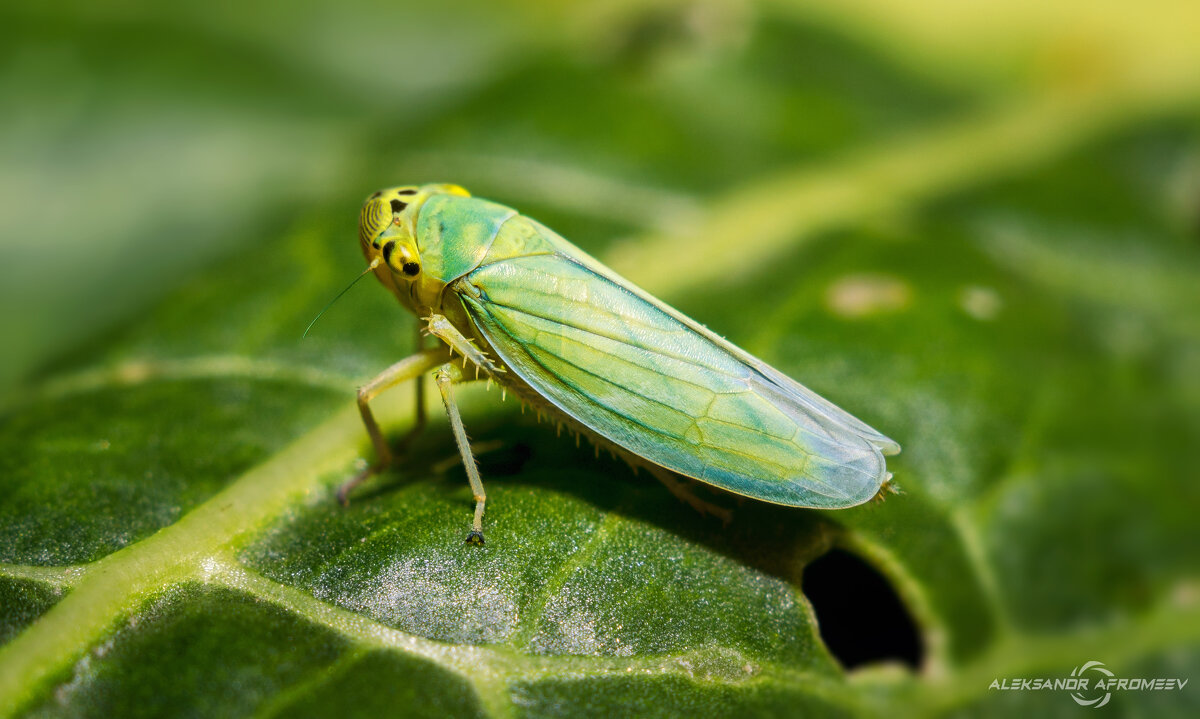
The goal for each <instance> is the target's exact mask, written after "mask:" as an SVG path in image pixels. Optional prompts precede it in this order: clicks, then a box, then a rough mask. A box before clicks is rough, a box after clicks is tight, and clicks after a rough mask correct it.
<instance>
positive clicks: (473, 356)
mask: <svg viewBox="0 0 1200 719" xmlns="http://www.w3.org/2000/svg"><path fill="white" fill-rule="evenodd" d="M425 321H426V323H427V325H426V328H425V329H426V331H427V332H429V334H431V335H433V336H434V337H437V338H438V339H440V340H441V341H443V342H445V343H446V344H447V345H449V346H450V349H451V350H453V351H454V352H457V353H459V354H460V355H462V356H463V358H464V359H465V360H470V361H471V363H472V364H474V365H475V376H476V377H478V376H479V370H480V369H482V370H483V371H484V372H487V373H488V374H489V375H491V376H492V377H495V376H496V375H498V374H500V373H501V372H503V371H504V368H503V367H501V366H499V365H497V364H496V363H494V362H492V360H491V359H490V358H489V357H488V356H487V353H486V352H484V351H483V350H481V349H479V348H478V347H476V346H475V343H474V342H472V341H471V340H469V339H467V338H466V337H464V336H463V334H462V333H461V332H459V331H458V328H456V327H455V326H454V325H453V324H451V323H450V320H448V319H446V318H445V316H443V315H438V314H431V315H429V316H428V317H426V318H425ZM463 367H464V369H465V367H466V364H465V362H464V364H463Z"/></svg>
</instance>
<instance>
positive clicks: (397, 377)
mask: <svg viewBox="0 0 1200 719" xmlns="http://www.w3.org/2000/svg"><path fill="white" fill-rule="evenodd" d="M437 356H438V351H437V350H435V349H426V350H421V351H420V352H418V353H417V354H415V355H411V356H409V357H406V358H404V359H402V360H400V361H399V362H397V363H396V364H394V365H392V366H391V367H388V368H387V369H385V370H384V371H382V372H380V373H379V374H378V375H377V376H376V377H375V378H374V379H372V380H371V381H370V382H368V383H366V384H365V385H363V386H362V387H359V388H358V412H359V414H361V415H362V420H363V425H364V426H365V427H366V428H367V434H368V435H369V436H370V437H371V443H372V444H373V445H374V446H375V463H374V464H372V465H371V466H369V467H367V468H366V469H364V470H363V471H361V472H359V473H358V474H357V475H355V476H354V478H353V479H351V480H350V481H349V482H346V483H345V484H343V485H342V486H341V487H339V488H338V493H337V496H338V501H339V502H341V503H342V504H343V505H345V504H347V503H348V500H347V497H348V496H349V494H350V491H351V490H353V489H354V488H355V487H357V486H358V485H360V484H362V483H363V482H364V481H366V480H367V479H368V478H369V477H371V475H373V474H376V473H377V472H379V471H381V470H383V469H385V468H387V466H388V465H390V464H391V463H392V458H393V454H392V448H391V447H389V446H388V443H387V438H385V437H384V436H383V431H382V430H381V429H379V423H378V422H376V421H375V414H374V413H373V412H371V404H370V403H371V400H373V399H375V398H376V397H378V396H379V395H380V393H382V392H384V391H386V390H388V389H391V388H392V387H395V386H396V385H398V384H400V383H401V382H404V381H406V380H410V379H414V378H415V379H416V380H417V381H418V382H420V380H421V375H423V374H424V373H425V372H426V371H427V370H429V369H430V368H431V367H433V366H435V365H436V361H437V360H436V359H435V358H437ZM418 402H419V400H418ZM418 407H421V410H420V411H419V412H418V414H417V424H416V425H414V427H413V431H414V432H415V431H416V430H418V429H420V427H421V425H423V424H424V415H425V413H424V409H423V407H422V406H421V405H420V404H418ZM411 437H412V433H411V432H410V433H409V435H408V436H406V437H405V440H404V444H405V445H407V443H408V441H409V440H410V439H411Z"/></svg>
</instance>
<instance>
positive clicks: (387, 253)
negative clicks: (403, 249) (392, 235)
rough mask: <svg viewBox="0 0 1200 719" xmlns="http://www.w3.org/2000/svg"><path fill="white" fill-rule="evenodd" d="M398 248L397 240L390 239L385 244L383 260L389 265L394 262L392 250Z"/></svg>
mask: <svg viewBox="0 0 1200 719" xmlns="http://www.w3.org/2000/svg"><path fill="white" fill-rule="evenodd" d="M395 249H396V241H395V240H390V241H388V243H387V244H386V245H384V246H383V261H384V262H386V263H388V264H389V265H390V264H391V263H392V252H393V251H394V250H395Z"/></svg>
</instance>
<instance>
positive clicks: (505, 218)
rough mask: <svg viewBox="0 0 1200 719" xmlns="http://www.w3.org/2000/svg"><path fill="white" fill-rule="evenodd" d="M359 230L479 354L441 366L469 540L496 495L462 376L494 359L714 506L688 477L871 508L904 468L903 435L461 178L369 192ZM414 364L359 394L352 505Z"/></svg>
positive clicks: (401, 289) (767, 497) (528, 390)
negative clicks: (466, 496) (388, 411)
mask: <svg viewBox="0 0 1200 719" xmlns="http://www.w3.org/2000/svg"><path fill="white" fill-rule="evenodd" d="M359 241H360V243H361V245H362V251H363V254H364V255H365V256H366V258H367V262H368V268H367V271H368V272H372V271H373V272H374V274H375V276H376V278H378V279H379V281H380V282H382V283H383V285H384V287H386V288H387V289H389V290H390V291H391V292H392V293H393V294H394V295H395V296H396V298H397V299H398V300H399V301H400V303H401V304H402V305H404V306H405V307H407V308H408V309H409V310H411V311H412V312H413V313H414V314H416V315H417V316H418V317H420V318H422V320H423V322H424V327H425V330H426V331H427V333H428V334H431V335H433V336H434V337H436V338H437V339H439V340H440V341H441V342H443V343H444V344H445V345H447V346H448V347H449V348H450V350H451V352H452V353H457V354H458V355H460V356H461V357H462V361H463V367H464V368H465V367H466V366H467V363H470V364H473V365H474V366H475V372H473V373H471V374H470V375H467V374H464V372H462V371H461V370H460V369H459V368H458V367H457V366H456V365H454V364H452V363H446V364H444V365H442V366H441V367H440V368H438V369H437V370H436V371H435V373H434V378H435V380H436V384H437V387H438V389H439V391H440V392H441V395H442V399H443V401H444V403H445V406H446V411H447V415H448V416H449V419H450V424H451V428H452V430H453V432H454V436H455V440H456V442H457V444H458V448H459V451H460V453H461V455H462V459H463V464H464V465H465V467H466V470H467V475H468V478H469V479H470V482H471V488H472V490H473V492H474V495H475V520H474V525H473V528H472V531H471V533H470V534H469V535H468V537H467V541H468V542H469V543H474V544H482V543H483V524H482V521H483V509H484V504H485V502H486V494H485V493H484V490H483V484H482V482H481V481H480V478H479V472H478V469H477V468H476V466H475V461H474V458H473V456H472V454H471V449H470V446H469V444H468V441H467V437H466V433H465V431H464V429H463V424H462V419H461V417H460V415H459V412H458V407H457V405H456V404H455V402H454V390H453V388H454V385H455V384H457V383H459V382H464V381H468V380H473V379H476V378H477V377H479V376H480V373H482V375H483V376H484V377H486V378H488V379H489V380H494V381H496V382H498V383H499V384H500V385H501V386H502V387H503V388H504V389H505V390H506V391H508V392H513V393H514V394H515V395H517V396H518V397H519V398H520V399H521V401H523V402H525V403H527V404H530V405H533V406H534V407H535V408H536V409H538V410H539V411H541V412H546V413H549V414H550V415H551V416H552V417H553V418H554V419H555V420H556V421H558V422H560V423H561V424H563V425H565V426H567V427H568V428H569V429H571V430H573V431H575V432H578V433H581V434H583V435H585V436H587V437H589V438H590V439H591V440H592V441H593V442H596V443H597V444H598V445H600V446H605V447H608V448H611V449H613V450H614V451H615V452H617V453H619V454H621V455H622V456H624V457H626V458H627V459H628V460H630V461H631V462H632V463H635V464H637V465H639V466H644V467H646V468H647V469H649V470H650V471H651V472H652V473H653V474H654V475H655V476H657V477H659V478H660V479H661V480H663V481H664V483H666V484H667V486H668V487H669V488H671V489H672V491H674V492H676V494H679V495H680V496H681V497H682V498H684V499H685V500H687V501H688V502H689V503H691V504H693V506H696V507H697V508H698V509H701V510H702V511H703V510H705V509H708V510H709V511H715V513H718V514H720V513H722V512H723V511H724V510H719V509H717V510H713V509H712V507H711V505H708V504H707V503H704V502H701V501H700V500H699V499H698V498H696V497H694V496H693V495H691V494H690V493H689V492H687V491H686V488H685V487H684V485H683V484H682V483H681V482H680V481H679V480H678V479H677V478H676V477H677V475H683V476H685V477H689V478H691V479H694V480H698V481H700V482H703V483H706V484H709V485H713V486H715V487H719V488H721V489H724V490H728V491H730V492H734V493H736V494H740V495H744V496H747V497H751V498H754V499H759V500H763V501H766V502H773V503H776V504H784V505H789V506H794V507H814V508H818V509H841V508H845V507H851V506H854V505H857V504H861V503H863V502H865V501H867V500H868V499H871V498H872V497H874V496H876V495H877V494H879V493H880V491H881V490H882V489H884V488H886V487H887V485H888V483H889V482H890V480H891V474H889V473H888V471H887V467H886V464H885V462H884V455H891V454H895V453H897V452H899V451H900V446H899V445H898V444H896V443H895V442H893V441H892V440H890V439H888V438H887V437H885V436H883V435H882V434H880V433H879V432H877V431H875V430H874V429H871V428H870V427H868V426H867V425H866V424H864V423H863V422H861V421H859V420H857V419H855V418H854V417H852V416H851V415H850V414H848V413H846V412H845V411H843V410H841V409H839V408H838V407H836V406H834V405H833V404H832V403H830V402H828V401H827V400H825V399H823V398H821V397H819V396H818V395H817V394H815V393H814V392H812V391H811V390H809V389H807V388H805V387H804V386H802V385H800V384H799V383H797V382H795V381H793V380H792V379H790V378H788V377H787V376H785V375H784V374H782V373H781V372H779V371H778V370H775V369H774V368H772V367H770V366H768V365H767V364H765V363H764V362H762V361H760V360H758V359H756V358H755V357H753V356H751V355H750V354H749V353H747V352H745V351H744V350H742V349H740V348H738V347H736V346H735V345H733V344H732V343H730V342H728V341H726V340H725V339H723V338H721V337H719V336H718V335H716V334H714V333H713V332H711V331H709V330H708V329H706V328H705V327H703V326H702V325H700V324H699V323H697V322H695V321H693V320H691V319H689V318H688V317H686V316H684V315H683V314H681V313H680V312H678V311H676V310H675V309H673V308H671V307H669V306H667V305H666V304H664V303H663V302H661V301H659V300H657V299H655V298H654V297H652V296H651V295H650V294H648V293H646V292H644V291H643V290H641V289H639V288H638V287H636V286H634V285H633V284H632V283H631V282H629V281H628V280H625V279H624V278H622V277H620V276H618V275H617V274H616V273H614V272H613V271H612V270H610V269H608V268H607V267H605V266H604V265H603V264H601V263H600V262H599V261H597V260H595V259H593V258H592V257H589V256H588V255H587V254H586V253H584V252H583V251H582V250H580V249H579V248H577V247H575V246H574V245H572V244H571V243H570V242H568V241H567V240H565V239H563V238H562V237H560V236H559V235H558V234H556V233H555V232H553V231H552V230H550V229H549V228H547V227H545V226H544V225H542V224H540V223H538V222H537V221H535V220H533V219H530V218H528V217H525V216H524V215H521V214H520V213H518V212H517V211H516V210H513V209H511V208H508V207H505V206H503V205H499V204H496V203H494V202H489V201H487V200H483V199H479V198H473V197H471V196H470V195H469V194H468V193H467V192H466V190H464V189H462V188H461V187H458V186H456V185H423V186H419V187H418V186H406V187H395V188H391V189H388V190H382V191H380V192H376V193H375V194H373V195H371V196H370V197H369V198H368V199H367V201H366V204H365V205H364V206H363V208H362V212H361V213H360V215H359ZM413 366H414V365H413V362H412V361H411V360H410V361H402V362H400V363H397V364H396V365H393V366H392V367H391V368H389V369H388V370H385V371H384V372H383V373H382V374H380V375H379V376H378V377H377V378H375V379H374V380H372V381H371V382H370V383H368V384H367V385H365V386H364V387H363V388H361V389H360V390H359V394H358V398H359V409H360V410H361V412H362V416H363V422H364V423H365V424H366V427H367V432H368V434H370V436H371V439H372V441H373V443H374V446H375V450H376V453H377V460H376V464H375V465H373V466H372V467H371V468H369V469H367V470H365V471H364V472H363V473H362V474H360V475H359V476H358V477H356V478H355V480H353V481H352V482H351V483H349V484H348V485H346V486H345V487H343V489H342V492H341V494H340V496H341V498H342V499H343V501H344V500H345V495H346V492H347V491H348V490H349V489H350V488H351V487H353V486H354V485H355V484H357V483H358V482H360V481H362V479H364V478H366V477H367V476H369V475H370V474H372V473H373V472H375V471H378V470H379V469H381V468H383V467H385V466H387V465H388V464H389V463H390V462H391V461H392V457H393V452H392V450H391V448H390V447H389V445H388V443H387V441H386V440H385V439H384V437H383V434H382V432H381V431H380V429H379V427H378V425H377V423H376V422H375V419H374V417H373V416H372V414H371V409H370V400H371V399H372V398H373V397H375V396H376V395H378V394H379V392H382V391H383V390H385V389H387V388H388V387H391V386H394V385H396V384H398V383H399V382H402V381H405V380H408V379H412V378H413V372H412V367H413ZM417 381H418V388H419V387H420V384H419V382H420V378H419V376H418V377H417ZM422 406H423V403H422V402H421V401H420V396H419V394H418V412H420V407H422ZM422 423H423V415H421V414H418V426H420V425H421V424H422Z"/></svg>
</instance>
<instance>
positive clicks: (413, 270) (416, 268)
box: [400, 262, 421, 277]
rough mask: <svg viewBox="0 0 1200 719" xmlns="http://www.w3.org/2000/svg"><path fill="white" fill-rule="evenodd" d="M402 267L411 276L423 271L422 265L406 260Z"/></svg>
mask: <svg viewBox="0 0 1200 719" xmlns="http://www.w3.org/2000/svg"><path fill="white" fill-rule="evenodd" d="M400 269H401V270H402V271H403V272H404V274H406V275H408V276H409V277H416V276H417V273H418V272H420V271H421V266H420V265H418V264H417V263H416V262H405V263H404V266H403V267H401V268H400Z"/></svg>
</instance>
